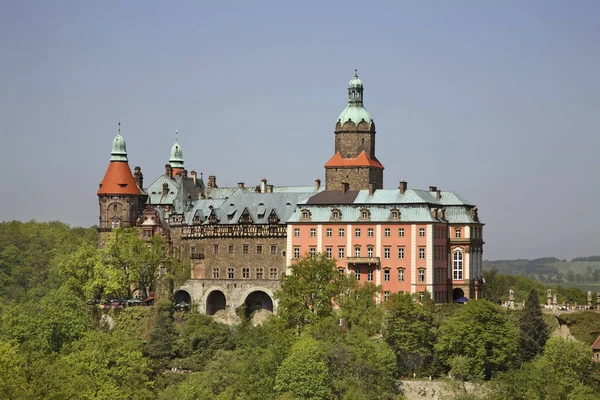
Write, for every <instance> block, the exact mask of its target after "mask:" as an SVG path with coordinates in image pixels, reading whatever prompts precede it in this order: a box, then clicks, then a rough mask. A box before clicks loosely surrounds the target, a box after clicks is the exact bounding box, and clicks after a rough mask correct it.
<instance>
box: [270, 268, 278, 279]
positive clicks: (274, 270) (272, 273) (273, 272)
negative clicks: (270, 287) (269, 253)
mask: <svg viewBox="0 0 600 400" xmlns="http://www.w3.org/2000/svg"><path fill="white" fill-rule="evenodd" d="M269 279H277V268H270V269H269Z"/></svg>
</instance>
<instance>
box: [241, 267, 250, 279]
mask: <svg viewBox="0 0 600 400" xmlns="http://www.w3.org/2000/svg"><path fill="white" fill-rule="evenodd" d="M242 279H250V268H248V267H244V268H242Z"/></svg>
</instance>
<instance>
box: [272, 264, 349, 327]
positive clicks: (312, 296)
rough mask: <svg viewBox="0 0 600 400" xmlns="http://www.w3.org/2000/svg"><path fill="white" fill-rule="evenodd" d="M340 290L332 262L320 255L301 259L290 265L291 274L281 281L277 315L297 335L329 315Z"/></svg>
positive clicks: (339, 278)
mask: <svg viewBox="0 0 600 400" xmlns="http://www.w3.org/2000/svg"><path fill="white" fill-rule="evenodd" d="M340 290H341V276H340V274H339V273H338V272H337V270H336V268H335V260H333V259H329V258H327V257H326V256H325V255H323V254H317V255H316V256H315V257H314V258H311V257H303V258H301V259H299V260H297V261H295V262H294V263H293V264H292V265H291V274H289V275H285V276H284V277H283V278H282V281H281V290H279V291H278V292H277V293H276V297H277V298H278V299H279V315H280V316H281V318H283V319H284V320H285V321H287V324H288V326H289V327H293V328H295V329H296V330H297V332H300V331H301V330H302V328H303V327H304V326H306V325H308V324H310V323H312V322H314V321H315V320H317V319H318V318H320V317H326V316H330V315H332V313H333V304H332V299H334V298H335V297H336V296H337V295H338V294H339V293H340Z"/></svg>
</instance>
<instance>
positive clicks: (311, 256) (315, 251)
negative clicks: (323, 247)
mask: <svg viewBox="0 0 600 400" xmlns="http://www.w3.org/2000/svg"><path fill="white" fill-rule="evenodd" d="M309 253H310V258H315V255H316V254H317V249H316V247H311V248H310V250H309Z"/></svg>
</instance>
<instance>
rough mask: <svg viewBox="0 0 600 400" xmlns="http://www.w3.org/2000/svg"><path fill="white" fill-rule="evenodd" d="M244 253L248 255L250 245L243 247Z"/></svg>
mask: <svg viewBox="0 0 600 400" xmlns="http://www.w3.org/2000/svg"><path fill="white" fill-rule="evenodd" d="M242 253H244V254H248V245H247V244H245V245H243V246H242Z"/></svg>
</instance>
